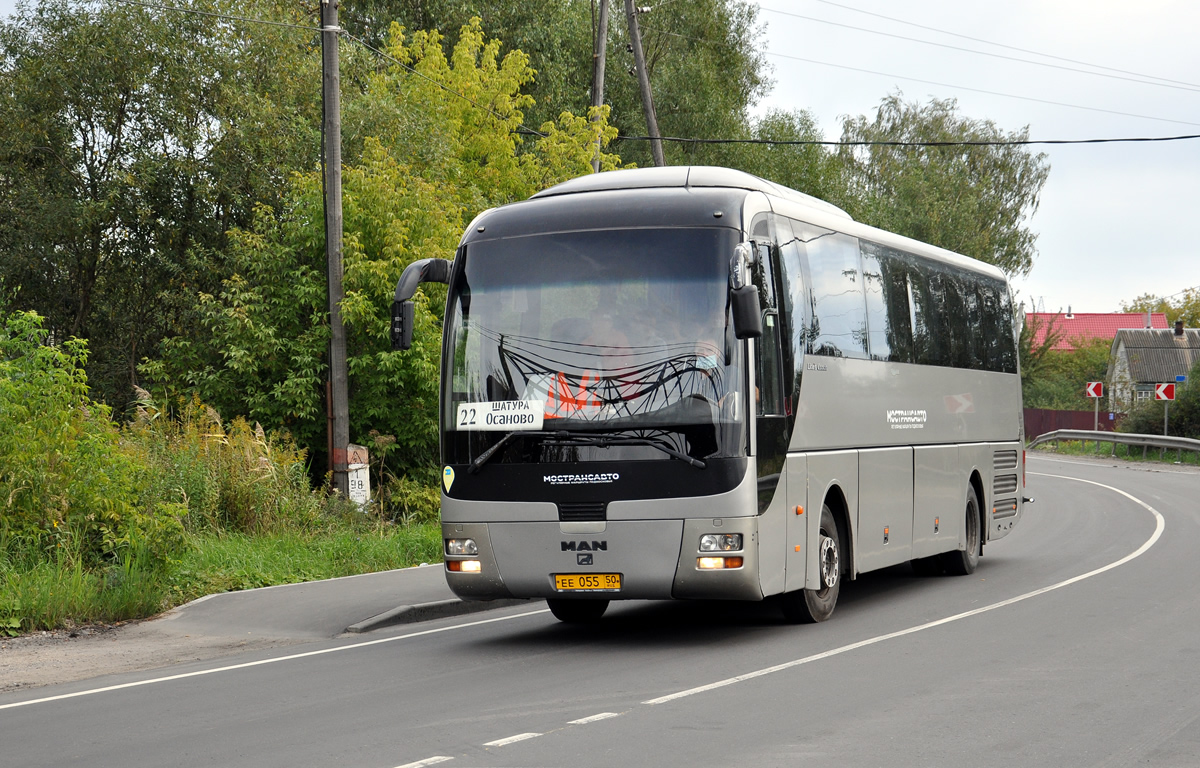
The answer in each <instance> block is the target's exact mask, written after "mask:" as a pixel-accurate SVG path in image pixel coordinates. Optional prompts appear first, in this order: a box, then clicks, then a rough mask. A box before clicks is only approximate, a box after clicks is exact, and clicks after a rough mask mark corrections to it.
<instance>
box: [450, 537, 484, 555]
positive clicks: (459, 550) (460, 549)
mask: <svg viewBox="0 0 1200 768" xmlns="http://www.w3.org/2000/svg"><path fill="white" fill-rule="evenodd" d="M446 554H447V555H478V554H479V547H477V546H475V539H446Z"/></svg>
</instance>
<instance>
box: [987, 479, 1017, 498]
mask: <svg viewBox="0 0 1200 768" xmlns="http://www.w3.org/2000/svg"><path fill="white" fill-rule="evenodd" d="M1016 490H1017V476H1016V475H997V476H996V480H995V482H993V483H992V493H993V494H994V495H995V496H1002V495H1004V494H1007V493H1015V492H1016Z"/></svg>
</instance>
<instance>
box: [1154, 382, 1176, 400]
mask: <svg viewBox="0 0 1200 768" xmlns="http://www.w3.org/2000/svg"><path fill="white" fill-rule="evenodd" d="M1154 399H1155V400H1174V399H1175V385H1174V384H1155V385H1154Z"/></svg>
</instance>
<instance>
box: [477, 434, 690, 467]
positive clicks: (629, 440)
mask: <svg viewBox="0 0 1200 768" xmlns="http://www.w3.org/2000/svg"><path fill="white" fill-rule="evenodd" d="M518 437H540V438H543V439H546V440H547V441H548V442H549V443H550V444H551V445H564V446H570V445H589V446H595V447H597V448H607V447H609V446H610V445H645V446H649V447H651V448H657V449H658V450H660V451H662V452H663V453H665V454H667V455H668V456H670V457H671V458H673V459H679V460H680V461H684V462H687V463H688V464H690V465H692V466H693V467H696V468H697V469H704V468H705V467H707V466H708V465H707V464H705V463H704V462H703V461H701V460H700V459H693V458H692V457H691V456H688V455H687V454H686V453H681V452H680V451H677V450H675V449H674V448H672V447H670V446H668V445H663V444H662V442H660V441H658V440H651V439H649V438H645V437H616V436H612V435H581V434H579V433H577V432H568V431H566V430H565V429H560V430H558V431H555V432H544V431H539V430H521V429H518V430H514V431H512V432H509V433H508V434H507V435H505V436H504V437H502V438H500V439H499V440H497V441H496V444H495V445H493V446H492V447H491V448H488V449H487V450H486V451H484V452H483V453H481V454H479V455H478V456H476V457H475V460H474V461H472V462H471V466H469V467H467V473H468V474H472V475H474V474H476V473H477V472H479V469H480V467H482V466H483V465H484V464H487V463H488V461H490V460H491V458H492V457H493V456H495V455H496V453H498V452H499V451H500V449H501V448H503V447H505V446H506V445H508V444H509V443H511V442H513V441H514V440H516V439H517V438H518ZM550 438H553V440H550Z"/></svg>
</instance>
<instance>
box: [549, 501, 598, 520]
mask: <svg viewBox="0 0 1200 768" xmlns="http://www.w3.org/2000/svg"><path fill="white" fill-rule="evenodd" d="M607 510H608V502H605V501H581V502H564V503H560V504H559V505H558V519H559V521H560V522H569V523H582V522H592V521H596V520H606V519H608V514H607Z"/></svg>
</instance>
